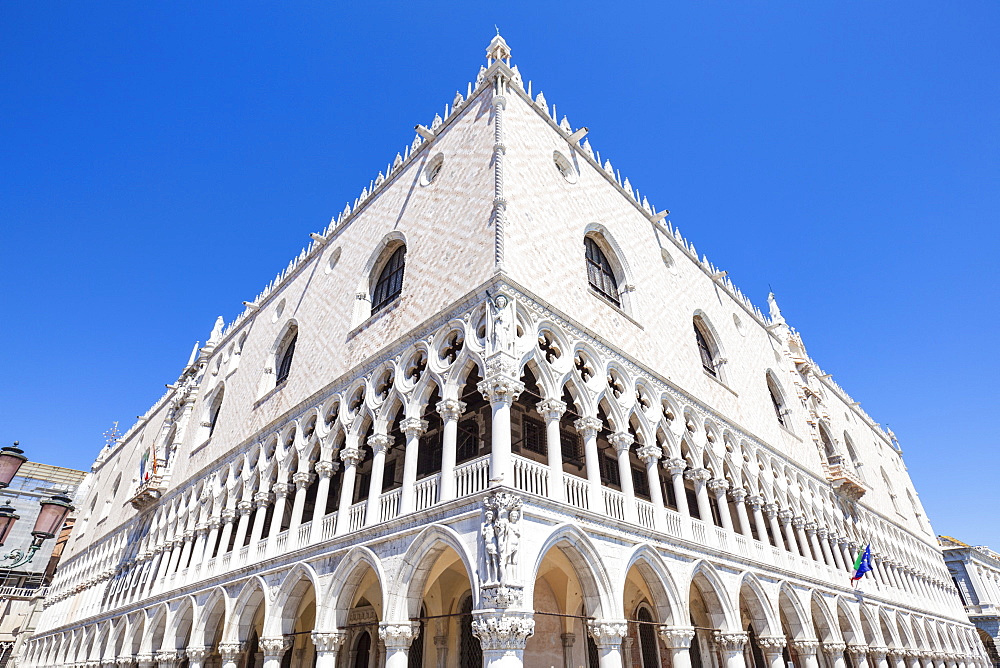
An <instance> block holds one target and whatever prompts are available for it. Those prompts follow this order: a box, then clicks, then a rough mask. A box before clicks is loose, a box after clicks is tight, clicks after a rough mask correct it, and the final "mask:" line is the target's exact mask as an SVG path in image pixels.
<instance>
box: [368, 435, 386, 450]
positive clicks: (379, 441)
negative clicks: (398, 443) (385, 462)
mask: <svg viewBox="0 0 1000 668" xmlns="http://www.w3.org/2000/svg"><path fill="white" fill-rule="evenodd" d="M368 447H369V448H371V449H372V454H373V455H377V454H379V453H382V452H388V451H389V448H391V447H392V438H391V437H390V436H389V435H388V434H372V435H371V436H369V437H368Z"/></svg>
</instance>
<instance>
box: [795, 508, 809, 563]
mask: <svg viewBox="0 0 1000 668" xmlns="http://www.w3.org/2000/svg"><path fill="white" fill-rule="evenodd" d="M792 526H793V527H794V528H795V537H796V538H797V539H798V542H799V554H801V555H802V556H803V557H805V558H806V559H812V558H813V555H812V551H811V550H810V549H809V539H808V538H807V537H806V518H804V517H793V518H792Z"/></svg>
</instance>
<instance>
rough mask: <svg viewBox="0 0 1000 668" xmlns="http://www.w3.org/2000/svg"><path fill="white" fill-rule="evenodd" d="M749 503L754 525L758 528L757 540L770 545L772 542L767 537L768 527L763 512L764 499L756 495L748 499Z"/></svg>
mask: <svg viewBox="0 0 1000 668" xmlns="http://www.w3.org/2000/svg"><path fill="white" fill-rule="evenodd" d="M747 503H749V504H750V510H752V511H753V523H754V525H755V526H756V527H757V540H759V541H760V542H762V543H764V544H765V545H770V544H771V541H770V540H769V539H768V537H767V525H766V524H764V513H763V512H761V508H763V507H764V497H762V496H760V495H759V494H754V495H753V496H750V497H748V498H747Z"/></svg>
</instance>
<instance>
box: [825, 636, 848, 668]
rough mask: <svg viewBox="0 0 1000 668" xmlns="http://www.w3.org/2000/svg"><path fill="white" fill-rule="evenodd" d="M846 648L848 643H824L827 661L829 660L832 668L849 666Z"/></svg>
mask: <svg viewBox="0 0 1000 668" xmlns="http://www.w3.org/2000/svg"><path fill="white" fill-rule="evenodd" d="M845 649H847V645H845V644H844V643H842V642H825V643H823V653H824V654H826V657H827V661H829V663H830V666H832V668H846V667H847V662H846V661H845V660H844V650H845Z"/></svg>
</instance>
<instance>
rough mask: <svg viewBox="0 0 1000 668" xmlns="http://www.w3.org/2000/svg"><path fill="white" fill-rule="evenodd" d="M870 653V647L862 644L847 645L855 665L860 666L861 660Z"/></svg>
mask: <svg viewBox="0 0 1000 668" xmlns="http://www.w3.org/2000/svg"><path fill="white" fill-rule="evenodd" d="M868 651H869V649H868V645H863V644H861V643H850V644H849V645H847V653H848V654H850V655H851V658H852V659H854V665H858V661H859V659H861V658H863V657H864V656H866V655H867V654H868Z"/></svg>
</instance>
